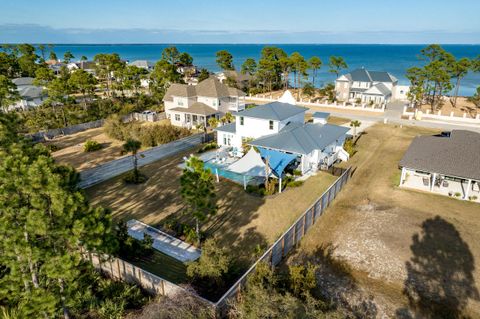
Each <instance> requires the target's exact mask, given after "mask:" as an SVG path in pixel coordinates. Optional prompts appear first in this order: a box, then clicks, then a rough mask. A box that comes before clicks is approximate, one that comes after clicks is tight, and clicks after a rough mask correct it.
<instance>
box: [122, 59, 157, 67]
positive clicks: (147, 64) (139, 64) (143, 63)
mask: <svg viewBox="0 0 480 319" xmlns="http://www.w3.org/2000/svg"><path fill="white" fill-rule="evenodd" d="M128 65H134V66H136V67H139V68H145V69H148V68H153V67H154V66H155V63H153V62H150V61H147V60H135V61H133V62H130V63H129V64H128Z"/></svg>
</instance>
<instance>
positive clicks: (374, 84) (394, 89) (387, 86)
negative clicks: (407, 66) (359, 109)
mask: <svg viewBox="0 0 480 319" xmlns="http://www.w3.org/2000/svg"><path fill="white" fill-rule="evenodd" d="M335 91H336V97H337V100H340V101H356V100H358V99H360V100H361V102H362V103H375V104H383V103H388V102H390V101H394V100H404V99H406V96H407V92H408V86H402V85H398V80H397V78H395V77H394V76H393V75H391V74H390V73H388V72H382V71H368V70H366V69H364V68H361V69H356V70H354V71H352V72H350V73H347V74H344V75H341V76H340V77H339V78H338V79H337V80H336V81H335Z"/></svg>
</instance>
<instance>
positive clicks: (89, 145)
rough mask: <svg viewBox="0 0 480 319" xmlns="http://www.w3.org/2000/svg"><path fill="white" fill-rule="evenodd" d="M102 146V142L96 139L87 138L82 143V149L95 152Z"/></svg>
mask: <svg viewBox="0 0 480 319" xmlns="http://www.w3.org/2000/svg"><path fill="white" fill-rule="evenodd" d="M101 148H102V144H100V143H98V142H97V141H93V140H88V141H86V142H85V144H83V151H84V152H86V153H88V152H95V151H98V150H99V149H101Z"/></svg>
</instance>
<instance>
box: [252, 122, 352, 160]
mask: <svg viewBox="0 0 480 319" xmlns="http://www.w3.org/2000/svg"><path fill="white" fill-rule="evenodd" d="M349 130H350V129H349V128H347V127H343V126H338V125H332V124H312V123H307V124H299V123H290V124H288V125H287V126H286V127H285V128H284V129H283V130H281V131H280V132H279V133H277V134H272V135H268V136H265V137H261V138H258V139H256V140H254V141H252V142H250V143H249V144H250V145H253V146H259V147H265V148H270V149H275V150H280V151H284V152H290V153H295V154H305V155H306V154H310V153H311V152H312V151H314V150H323V149H325V147H327V146H328V145H330V144H332V143H333V142H335V141H336V140H338V139H340V138H341V137H342V136H345V134H346V133H347V132H348V131H349Z"/></svg>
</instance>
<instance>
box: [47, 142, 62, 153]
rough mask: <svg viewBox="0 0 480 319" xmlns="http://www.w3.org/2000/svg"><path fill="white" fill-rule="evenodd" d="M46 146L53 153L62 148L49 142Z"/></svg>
mask: <svg viewBox="0 0 480 319" xmlns="http://www.w3.org/2000/svg"><path fill="white" fill-rule="evenodd" d="M46 147H47V149H48V150H49V151H50V152H52V153H53V152H56V151H58V150H60V147H59V146H58V145H56V144H48V145H47V146H46Z"/></svg>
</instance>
